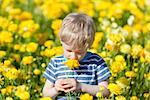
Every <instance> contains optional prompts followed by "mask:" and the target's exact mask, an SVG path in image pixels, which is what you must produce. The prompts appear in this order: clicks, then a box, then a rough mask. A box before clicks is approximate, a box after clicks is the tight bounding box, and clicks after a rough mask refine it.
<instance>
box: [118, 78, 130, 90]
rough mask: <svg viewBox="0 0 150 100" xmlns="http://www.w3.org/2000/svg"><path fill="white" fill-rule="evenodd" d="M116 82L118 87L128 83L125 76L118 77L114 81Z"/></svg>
mask: <svg viewBox="0 0 150 100" xmlns="http://www.w3.org/2000/svg"><path fill="white" fill-rule="evenodd" d="M116 83H117V84H118V85H119V86H120V87H122V88H124V87H126V86H128V85H129V81H128V80H127V79H126V78H125V77H121V78H119V79H118V80H117V81H116Z"/></svg>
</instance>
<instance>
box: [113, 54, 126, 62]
mask: <svg viewBox="0 0 150 100" xmlns="http://www.w3.org/2000/svg"><path fill="white" fill-rule="evenodd" d="M115 61H118V62H122V63H124V62H125V59H124V57H123V56H122V55H117V56H116V57H115Z"/></svg>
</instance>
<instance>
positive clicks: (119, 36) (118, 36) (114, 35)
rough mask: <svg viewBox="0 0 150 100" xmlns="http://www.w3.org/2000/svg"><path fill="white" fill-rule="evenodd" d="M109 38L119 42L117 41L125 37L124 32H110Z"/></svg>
mask: <svg viewBox="0 0 150 100" xmlns="http://www.w3.org/2000/svg"><path fill="white" fill-rule="evenodd" d="M109 38H110V40H112V41H113V43H117V42H120V41H121V40H122V38H123V36H122V34H113V33H111V34H109Z"/></svg>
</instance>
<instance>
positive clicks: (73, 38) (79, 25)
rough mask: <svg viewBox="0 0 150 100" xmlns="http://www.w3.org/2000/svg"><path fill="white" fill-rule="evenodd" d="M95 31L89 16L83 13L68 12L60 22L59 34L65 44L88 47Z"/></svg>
mask: <svg viewBox="0 0 150 100" xmlns="http://www.w3.org/2000/svg"><path fill="white" fill-rule="evenodd" d="M95 31H96V30H95V24H94V21H93V20H92V18H91V17H89V16H88V15H86V14H83V13H70V14H69V15H67V16H66V17H65V18H64V20H63V22H62V27H61V29H60V33H59V36H60V40H61V42H63V43H65V44H68V45H70V44H71V45H72V46H73V47H74V48H75V47H78V48H81V49H83V48H85V49H88V48H90V46H91V45H92V43H93V41H94V37H95Z"/></svg>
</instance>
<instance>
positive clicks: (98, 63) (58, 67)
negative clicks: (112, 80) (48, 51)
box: [43, 52, 111, 85]
mask: <svg viewBox="0 0 150 100" xmlns="http://www.w3.org/2000/svg"><path fill="white" fill-rule="evenodd" d="M66 61H67V58H66V57H65V56H64V55H61V56H57V57H55V58H52V59H51V61H50V63H49V64H48V66H47V68H46V70H45V72H44V74H43V76H44V77H45V78H47V79H48V80H49V81H50V82H52V83H55V81H56V80H57V79H60V78H74V79H76V80H77V81H78V82H81V83H85V84H90V85H98V83H100V82H102V81H104V80H106V79H108V78H109V77H110V76H111V73H110V71H109V69H108V67H107V65H106V63H105V61H104V60H103V59H102V58H101V57H100V56H98V55H97V54H95V53H91V52H87V53H86V55H85V56H84V58H83V59H81V60H80V61H79V63H80V67H78V68H74V69H70V68H68V67H67V66H66V65H64V62H66Z"/></svg>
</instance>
